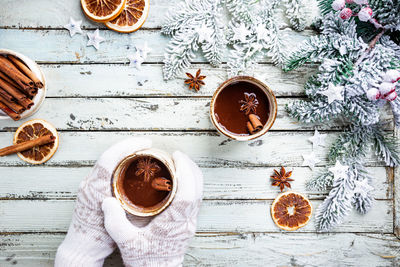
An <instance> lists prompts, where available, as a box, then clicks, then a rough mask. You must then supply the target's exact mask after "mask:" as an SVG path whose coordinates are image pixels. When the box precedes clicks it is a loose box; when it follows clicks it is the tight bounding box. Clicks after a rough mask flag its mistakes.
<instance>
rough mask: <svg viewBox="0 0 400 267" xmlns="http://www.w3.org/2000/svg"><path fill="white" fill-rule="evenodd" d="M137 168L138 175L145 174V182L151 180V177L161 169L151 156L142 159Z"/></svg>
mask: <svg viewBox="0 0 400 267" xmlns="http://www.w3.org/2000/svg"><path fill="white" fill-rule="evenodd" d="M136 168H137V170H136V172H135V174H136V176H140V175H143V177H144V181H145V182H148V181H150V178H151V177H153V176H154V175H155V174H156V173H157V172H159V171H160V170H161V168H160V166H158V165H157V163H155V162H151V159H150V158H145V159H140V160H139V162H138V164H137V165H136Z"/></svg>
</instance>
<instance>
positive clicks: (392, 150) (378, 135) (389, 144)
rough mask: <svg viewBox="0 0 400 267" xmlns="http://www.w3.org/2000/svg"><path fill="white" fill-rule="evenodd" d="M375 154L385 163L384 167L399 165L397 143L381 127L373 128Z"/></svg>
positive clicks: (395, 139)
mask: <svg viewBox="0 0 400 267" xmlns="http://www.w3.org/2000/svg"><path fill="white" fill-rule="evenodd" d="M373 142H374V146H375V154H376V155H377V156H378V158H379V159H380V160H382V161H384V162H385V164H386V166H390V167H397V166H399V164H400V156H399V153H400V151H399V147H400V144H399V141H398V139H397V138H396V137H394V136H393V135H391V134H390V133H385V132H384V131H383V129H382V127H379V128H378V127H375V128H374V131H373Z"/></svg>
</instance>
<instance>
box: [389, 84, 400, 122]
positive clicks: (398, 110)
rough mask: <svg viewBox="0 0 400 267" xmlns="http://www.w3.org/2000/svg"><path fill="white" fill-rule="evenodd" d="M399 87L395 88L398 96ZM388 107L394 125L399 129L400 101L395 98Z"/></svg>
mask: <svg viewBox="0 0 400 267" xmlns="http://www.w3.org/2000/svg"><path fill="white" fill-rule="evenodd" d="M399 87H400V86H399V85H397V86H396V91H397V94H398V95H400V89H399ZM390 106H391V107H392V112H393V117H394V123H395V125H396V127H398V128H400V99H399V97H397V98H396V99H395V100H393V101H391V102H390Z"/></svg>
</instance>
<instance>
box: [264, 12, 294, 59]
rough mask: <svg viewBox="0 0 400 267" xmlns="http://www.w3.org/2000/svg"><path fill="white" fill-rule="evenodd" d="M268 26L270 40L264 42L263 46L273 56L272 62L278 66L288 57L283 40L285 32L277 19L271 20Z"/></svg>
mask: <svg viewBox="0 0 400 267" xmlns="http://www.w3.org/2000/svg"><path fill="white" fill-rule="evenodd" d="M268 26H269V36H270V40H269V41H268V42H262V43H263V44H264V45H263V47H264V48H265V49H267V55H268V56H270V57H271V59H272V62H273V63H274V64H275V65H277V66H282V65H283V64H284V62H286V61H287V57H288V55H287V54H286V51H285V45H284V42H283V40H282V36H283V34H282V32H281V31H280V30H279V27H278V25H277V24H276V22H275V21H273V20H269V23H268Z"/></svg>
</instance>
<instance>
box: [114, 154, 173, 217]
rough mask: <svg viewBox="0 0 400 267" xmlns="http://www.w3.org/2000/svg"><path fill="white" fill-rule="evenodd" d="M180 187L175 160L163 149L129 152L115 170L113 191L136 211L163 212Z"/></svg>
mask: <svg viewBox="0 0 400 267" xmlns="http://www.w3.org/2000/svg"><path fill="white" fill-rule="evenodd" d="M176 190H177V181H176V176H175V165H174V162H173V160H172V158H171V156H170V155H168V154H167V153H166V152H164V151H162V150H158V149H154V148H150V149H145V150H141V151H138V152H136V153H134V154H132V155H129V156H128V157H126V158H124V159H123V160H122V161H121V162H120V163H119V164H118V166H117V168H116V169H115V171H114V173H113V179H112V191H113V194H114V196H115V198H116V199H118V201H119V202H120V203H121V205H122V207H123V208H124V209H125V210H126V211H127V212H128V213H130V214H132V215H136V216H141V217H147V216H154V215H157V214H159V213H161V212H162V211H163V210H164V209H166V208H167V207H168V206H169V204H171V202H172V200H173V198H174V196H175V193H176Z"/></svg>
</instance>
